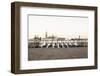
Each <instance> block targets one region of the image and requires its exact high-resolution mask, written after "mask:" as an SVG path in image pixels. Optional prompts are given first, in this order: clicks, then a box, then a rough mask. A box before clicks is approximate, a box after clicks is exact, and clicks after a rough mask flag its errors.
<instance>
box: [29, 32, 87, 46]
mask: <svg viewBox="0 0 100 76" xmlns="http://www.w3.org/2000/svg"><path fill="white" fill-rule="evenodd" d="M28 42H29V47H33V48H40V47H45V48H48V47H49V46H50V47H53V48H55V47H56V48H59V47H61V48H62V47H87V46H88V39H86V38H80V36H79V38H72V39H69V40H66V38H63V37H56V36H54V35H52V36H48V33H47V32H46V33H45V38H41V37H38V36H35V37H34V38H33V39H29V41H28Z"/></svg>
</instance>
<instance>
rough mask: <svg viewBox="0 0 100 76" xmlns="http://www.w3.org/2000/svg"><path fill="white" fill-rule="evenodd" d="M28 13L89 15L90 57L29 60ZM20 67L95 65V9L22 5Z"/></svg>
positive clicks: (23, 68)
mask: <svg viewBox="0 0 100 76" xmlns="http://www.w3.org/2000/svg"><path fill="white" fill-rule="evenodd" d="M27 14H42V15H63V16H65V15H67V16H68V15H69V16H87V17H88V19H89V25H88V58H86V59H64V60H42V61H28V44H27V43H28V41H27V35H28V34H27V31H28V30H27V27H28V26H27ZM20 17H21V20H20V31H21V32H20V33H21V34H20V44H21V45H20V47H21V48H20V69H21V70H26V69H43V68H59V67H75V66H77V67H78V66H88V65H89V66H90V65H94V11H88V10H74V9H55V8H53V9H52V8H40V7H21V8H20Z"/></svg>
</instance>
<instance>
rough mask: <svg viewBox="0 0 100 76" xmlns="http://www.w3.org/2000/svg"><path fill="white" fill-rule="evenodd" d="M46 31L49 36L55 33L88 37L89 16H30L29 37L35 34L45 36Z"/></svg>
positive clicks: (71, 36) (67, 36)
mask: <svg viewBox="0 0 100 76" xmlns="http://www.w3.org/2000/svg"><path fill="white" fill-rule="evenodd" d="M45 32H47V33H48V36H51V35H55V36H57V37H65V38H68V39H70V38H78V37H79V35H80V37H82V38H87V37H88V17H75V16H74V17H71V16H66V17H64V16H46V15H29V16H28V38H29V39H30V38H34V36H35V35H38V36H39V37H42V38H44V37H45Z"/></svg>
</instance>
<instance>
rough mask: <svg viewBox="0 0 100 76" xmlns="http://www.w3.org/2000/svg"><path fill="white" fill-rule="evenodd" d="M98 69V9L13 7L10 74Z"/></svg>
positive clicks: (25, 4)
mask: <svg viewBox="0 0 100 76" xmlns="http://www.w3.org/2000/svg"><path fill="white" fill-rule="evenodd" d="M96 68H97V7H94V6H77V5H61V4H46V3H28V2H13V3H12V4H11V72H12V73H15V74H21V73H40V72H56V71H72V70H86V69H96Z"/></svg>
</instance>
